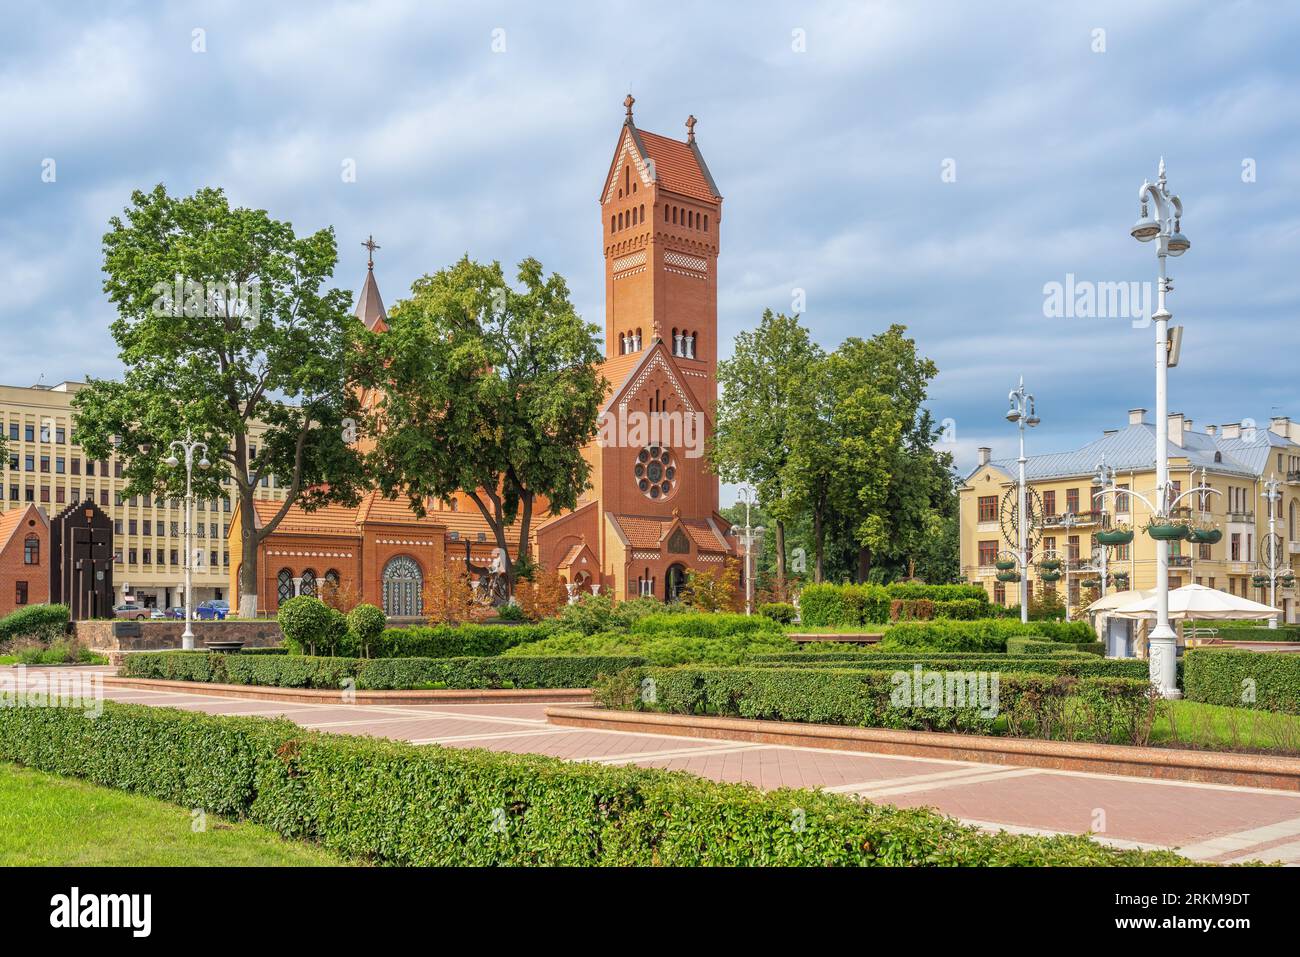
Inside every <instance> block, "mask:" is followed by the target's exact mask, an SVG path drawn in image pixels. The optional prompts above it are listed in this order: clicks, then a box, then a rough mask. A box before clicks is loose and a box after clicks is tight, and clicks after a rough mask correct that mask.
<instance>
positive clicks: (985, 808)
mask: <svg viewBox="0 0 1300 957" xmlns="http://www.w3.org/2000/svg"><path fill="white" fill-rule="evenodd" d="M43 670H44V669H43ZM104 670H105V671H106V672H108V673H111V669H104ZM78 671H82V672H83V673H84V670H83V669H78ZM104 693H105V696H106V697H107V698H109V699H111V700H114V701H121V702H129V703H134V704H145V705H156V706H165V707H172V708H183V709H187V710H193V711H202V712H205V713H208V714H238V715H263V716H267V717H271V716H281V715H282V716H284V717H286V718H289V719H290V720H292V721H295V722H297V723H298V724H300V725H302V726H303V727H306V728H314V729H317V730H321V731H335V732H339V733H344V734H367V735H375V736H380V737H387V738H396V739H400V740H405V741H411V742H414V743H416V744H441V745H446V746H449V747H474V748H486V749H488V750H491V751H514V752H531V753H534V754H546V755H551V756H553V757H558V758H564V759H566V760H570V761H595V762H599V763H602V764H611V765H614V764H637V765H641V766H642V767H656V768H669V769H675V770H683V771H689V772H691V773H693V774H698V775H701V776H703V777H707V778H712V779H714V780H718V781H747V782H749V783H751V784H755V785H758V786H759V787H762V788H778V787H794V788H822V789H824V790H827V791H833V792H837V793H841V794H853V795H859V796H861V797H864V798H867V799H869V800H872V801H876V802H881V803H888V804H894V805H897V806H899V807H931V808H934V809H936V810H938V811H941V812H942V813H944V814H948V815H950V816H952V817H956V818H958V819H960V820H962V821H965V822H967V823H970V824H975V825H977V826H980V827H984V828H987V829H990V830H997V829H1003V830H1007V831H1011V832H1014V833H1029V834H1060V833H1072V834H1081V833H1084V832H1087V831H1093V832H1094V836H1095V837H1096V839H1098V840H1100V841H1103V842H1106V843H1110V844H1114V845H1116V846H1120V847H1142V848H1151V847H1178V848H1180V849H1181V851H1182V853H1184V854H1187V855H1188V856H1190V857H1193V858H1195V859H1198V860H1203V861H1215V862H1231V861H1236V860H1248V859H1252V858H1262V859H1266V860H1279V861H1283V862H1285V863H1289V864H1300V794H1298V793H1295V792H1291V791H1278V790H1267V789H1263V788H1250V787H1234V786H1229V785H1221V784H1196V783H1191V782H1183V781H1160V780H1155V779H1149V778H1135V777H1121V776H1116V775H1107V774H1092V773H1085V772H1076V771H1054V770H1048V769H1039V768H1024V767H1013V766H1007V765H996V764H984V763H975V762H968V761H945V760H935V759H929V758H911V757H900V756H892V755H891V756H886V755H874V754H858V753H851V752H844V751H831V750H823V749H818V748H801V747H790V746H783V745H765V744H755V743H750V742H740V741H726V740H718V739H713V738H710V739H702V738H683V737H677V736H671V737H669V736H662V735H655V734H647V733H640V732H629V731H604V730H590V729H583V728H566V727H559V726H555V725H550V724H547V722H546V717H545V712H546V709H547V707H548V705H547V704H545V703H531V702H530V703H526V704H455V705H450V704H449V705H443V704H437V705H346V704H343V703H339V704H304V703H294V702H287V703H282V704H281V703H277V702H272V701H255V700H247V699H241V698H225V697H221V696H219V695H214V694H202V693H189V692H175V691H156V690H151V689H142V688H115V687H107V686H106V687H105V689H104Z"/></svg>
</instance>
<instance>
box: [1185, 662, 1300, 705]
mask: <svg viewBox="0 0 1300 957" xmlns="http://www.w3.org/2000/svg"><path fill="white" fill-rule="evenodd" d="M1183 658H1184V662H1185V668H1186V672H1187V677H1186V680H1185V687H1186V692H1187V698H1188V700H1189V701H1200V702H1203V703H1205V704H1217V705H1224V706H1225V707H1230V708H1258V709H1260V710H1261V711H1281V712H1284V713H1286V714H1300V655H1289V654H1279V653H1277V652H1267V653H1266V652H1258V651H1242V650H1239V649H1230V648H1189V649H1188V650H1187V652H1186V653H1185V654H1184V656H1183Z"/></svg>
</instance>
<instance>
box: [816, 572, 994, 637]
mask: <svg viewBox="0 0 1300 957" xmlns="http://www.w3.org/2000/svg"><path fill="white" fill-rule="evenodd" d="M895 601H899V602H903V603H904V604H903V605H900V606H897V607H898V608H899V610H900V611H901V610H905V609H910V610H911V611H912V612H913V613H912V614H911V615H910V617H913V618H918V617H922V614H918V613H917V612H922V613H929V612H930V611H931V610H933V613H934V615H935V616H936V617H950V618H959V617H960V618H966V617H970V618H979V617H983V616H986V615H988V614H990V611H989V609H990V606H989V603H988V593H987V592H985V591H984V589H983V588H981V587H980V586H978V585H922V584H918V583H913V582H897V583H894V584H892V585H808V586H807V587H805V588H804V590H803V591H802V592H800V594H799V620H800V622H801V623H802V624H805V625H807V626H809V627H811V628H839V627H849V628H852V627H856V626H859V625H880V624H884V623H886V622H888V621H890V620H891V617H890V608H891V604H892V603H893V602H895ZM908 602H912V603H913V604H912V605H907V604H906V603H908ZM920 602H929V603H932V606H931V605H930V604H927V605H920V604H917V603H920ZM952 602H962V603H965V602H974V603H976V604H975V605H967V604H960V605H951V604H947V603H952ZM945 604H947V608H946V609H945V610H947V611H949V612H953V614H948V615H941V614H940V609H941V606H944V605H945ZM976 606H978V609H979V610H978V613H977V612H976ZM905 617H907V616H905Z"/></svg>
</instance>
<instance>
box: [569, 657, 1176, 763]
mask: <svg viewBox="0 0 1300 957" xmlns="http://www.w3.org/2000/svg"><path fill="white" fill-rule="evenodd" d="M974 670H976V669H962V672H965V671H974ZM974 678H975V676H973V675H966V674H964V673H958V672H956V671H954V670H943V669H930V670H928V671H927V670H925V669H924V668H923V669H922V670H921V673H920V674H919V675H917V673H916V672H912V671H910V670H905V669H899V671H883V670H882V671H848V670H843V669H832V668H800V669H795V668H634V669H630V670H628V671H626V672H624V673H622V674H619V675H614V676H608V677H605V678H602V679H601V680H600V681H599V682H597V684H596V685H594V686H593V690H594V692H595V693H596V697H597V699H598V700H599V701H600V702H601V703H602V704H604V705H605V706H606V707H609V708H619V709H635V710H649V711H664V712H669V713H672V714H705V715H719V716H723V717H737V718H755V719H766V720H776V721H798V722H811V723H816V724H840V725H851V726H854V727H870V728H896V729H902V730H915V731H947V732H957V733H965V734H992V733H993V732H994V731H995V730H997V729H1002V730H1005V732H1006V733H1008V734H1011V735H1016V736H1021V735H1023V736H1029V737H1035V738H1049V739H1054V740H1071V741H1094V742H1112V743H1119V744H1139V745H1141V744H1145V743H1146V742H1147V740H1148V737H1149V735H1150V730H1151V722H1152V721H1153V720H1154V717H1155V708H1156V700H1157V699H1156V697H1155V695H1154V693H1153V690H1152V687H1151V684H1150V682H1148V681H1146V680H1145V679H1143V680H1134V679H1131V678H1114V677H1088V678H1074V677H1067V676H1064V675H1058V676H1050V675H1042V674H1018V673H1002V674H998V675H986V676H984V679H985V680H977V681H976V682H975V683H972V679H974ZM918 679H919V680H918ZM994 679H996V681H997V684H996V687H995V686H994V685H993V683H992V682H993V680H994ZM909 689H911V691H914V692H915V694H914V695H913V694H911V691H909ZM945 692H946V696H945ZM979 695H983V698H979V697H978V696H979ZM994 695H996V697H994ZM977 702H978V703H977Z"/></svg>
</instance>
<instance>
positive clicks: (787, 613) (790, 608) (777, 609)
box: [758, 601, 799, 625]
mask: <svg viewBox="0 0 1300 957" xmlns="http://www.w3.org/2000/svg"><path fill="white" fill-rule="evenodd" d="M758 613H759V614H760V615H762V616H763V617H765V618H771V619H772V620H773V621H774V622H776V623H777V624H778V625H789V624H793V623H794V619H795V616H796V615H798V614H799V609H797V608H795V607H794V605H791V604H790V603H789V602H784V601H770V602H765V603H764V604H762V605H759V606H758Z"/></svg>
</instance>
